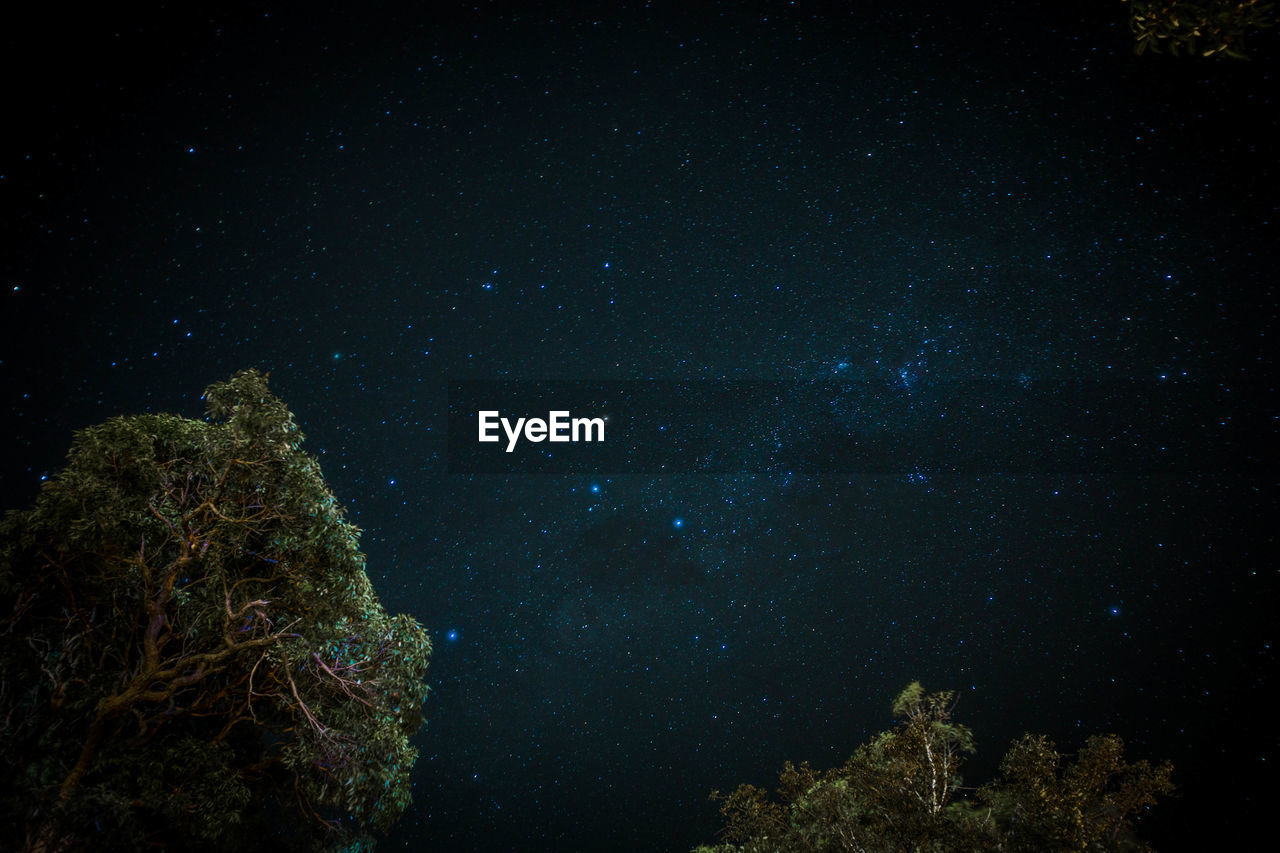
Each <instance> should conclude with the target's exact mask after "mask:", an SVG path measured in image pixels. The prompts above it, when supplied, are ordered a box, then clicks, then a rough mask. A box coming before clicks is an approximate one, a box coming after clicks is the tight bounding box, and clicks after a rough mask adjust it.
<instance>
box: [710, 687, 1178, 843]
mask: <svg viewBox="0 0 1280 853" xmlns="http://www.w3.org/2000/svg"><path fill="white" fill-rule="evenodd" d="M954 709H955V694H954V693H952V692H950V691H944V692H940V693H926V692H925V691H924V688H923V687H921V686H920V684H919V682H913V683H912V684H910V685H909V686H908V687H907V688H906V689H905V690H903V691H902V692H901V693H900V694H899V695H898V697H897V699H896V700H895V701H894V703H893V713H894V716H895V717H897V718H898V723H897V724H896V726H895V727H894V728H893V729H891V730H890V731H887V732H882V733H881V734H879V735H876V736H875V737H873V738H872V739H871V741H870V742H869V743H867V744H864V745H863V746H860V747H858V749H857V750H856V751H855V752H854V754H853V755H852V756H851V757H850V758H849V760H848V761H846V762H845V763H844V764H843V765H842V766H840V767H838V768H835V769H832V770H827V771H816V770H814V769H813V768H812V767H810V766H809V765H808V764H807V763H805V764H802V765H801V766H800V767H799V768H797V767H795V766H794V765H792V763H791V762H787V763H786V765H785V766H784V768H783V770H782V773H781V774H780V776H779V784H778V791H777V795H778V796H777V799H776V800H774V799H772V798H770V796H769V794H768V792H767V791H765V790H763V789H761V788H757V787H755V786H753V785H741V786H739V787H738V788H737V789H736V790H735V791H733V792H732V793H731V794H729V795H727V796H725V795H721V794H720V793H719V792H712V795H711V796H712V798H713V799H716V800H719V801H721V803H722V805H721V807H720V813H721V815H723V816H724V818H725V828H724V830H723V832H722V834H721V835H722V842H721V843H720V844H717V845H710V846H702V847H699V848H697V850H696V851H695V853H766V851H768V853H778V851H788V853H791V852H792V851H794V853H830V851H857V853H896V851H913V852H916V853H924V852H925V851H927V853H943V851H955V853H961V851H965V853H973V852H974V851H1026V853H1032V851H1084V850H1100V851H1101V850H1110V851H1119V850H1131V849H1142V848H1141V846H1140V845H1138V844H1137V843H1136V842H1134V841H1133V840H1132V837H1131V829H1132V821H1133V819H1134V817H1135V816H1136V815H1137V814H1138V813H1140V812H1142V811H1144V810H1145V809H1147V808H1149V807H1150V806H1151V805H1152V804H1153V803H1154V802H1155V800H1156V797H1157V796H1160V795H1166V794H1169V793H1170V792H1172V790H1173V786H1172V784H1171V783H1170V781H1169V777H1170V774H1171V773H1172V767H1171V766H1170V765H1167V764H1166V765H1163V766H1161V767H1157V768H1152V767H1151V766H1150V765H1148V764H1147V763H1146V762H1137V763H1134V764H1128V763H1126V762H1125V761H1124V760H1123V745H1122V744H1121V742H1120V739H1119V738H1116V737H1114V736H1107V737H1101V738H1091V739H1090V740H1089V742H1088V745H1086V747H1085V749H1084V750H1082V751H1081V752H1080V754H1079V756H1078V758H1077V759H1076V761H1075V762H1074V763H1072V764H1070V765H1069V766H1067V767H1066V768H1065V769H1060V766H1061V756H1059V755H1058V754H1057V753H1056V752H1054V751H1053V746H1052V744H1050V743H1049V742H1048V741H1047V740H1045V739H1043V738H1037V737H1035V736H1032V735H1027V736H1026V737H1024V738H1022V739H1021V740H1019V741H1018V742H1017V743H1015V744H1014V746H1013V748H1012V749H1011V750H1010V751H1009V754H1008V755H1007V756H1006V757H1005V761H1004V764H1003V765H1002V773H1003V775H1002V778H1001V779H1000V780H999V781H998V782H995V783H992V784H989V785H986V786H984V787H983V788H981V789H978V790H977V792H976V796H974V797H963V798H961V797H958V796H957V793H958V792H961V791H962V790H964V791H966V793H969V792H973V789H962V787H961V782H960V775H959V771H960V766H961V764H962V762H963V760H964V757H965V756H967V755H970V754H972V753H973V752H974V746H973V734H972V732H971V731H970V730H969V729H968V728H967V727H966V726H963V725H960V724H958V723H955V722H953V720H952V718H951V715H952V712H953V711H954Z"/></svg>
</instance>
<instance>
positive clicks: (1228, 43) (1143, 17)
mask: <svg viewBox="0 0 1280 853" xmlns="http://www.w3.org/2000/svg"><path fill="white" fill-rule="evenodd" d="M1128 3H1129V31H1130V32H1132V33H1133V39H1134V43H1133V52H1134V53H1137V54H1139V55H1140V54H1142V53H1144V52H1145V51H1147V50H1150V51H1151V52H1152V53H1160V52H1161V51H1162V50H1168V51H1169V53H1171V54H1173V55H1174V56H1178V55H1179V54H1184V55H1186V56H1218V57H1224V56H1228V57H1231V58H1232V59H1248V58H1249V57H1248V54H1246V53H1245V44H1244V42H1245V36H1246V35H1248V34H1249V33H1251V32H1256V31H1258V30H1263V29H1266V28H1268V27H1271V26H1274V25H1275V23H1276V12H1275V3H1274V2H1271V0H1128Z"/></svg>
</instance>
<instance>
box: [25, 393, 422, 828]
mask: <svg viewBox="0 0 1280 853" xmlns="http://www.w3.org/2000/svg"><path fill="white" fill-rule="evenodd" d="M205 399H206V401H207V403H208V412H209V418H210V420H209V421H208V422H201V421H193V420H187V419H184V418H180V417H175V416H171V415H142V416H136V417H120V418H113V419H111V420H109V421H107V422H106V423H104V424H100V425H98V426H95V427H90V428H88V429H85V430H82V431H80V432H79V433H78V434H77V435H76V437H75V439H74V441H73V443H72V447H71V450H70V453H69V454H68V463H67V466H66V468H64V469H63V470H62V471H61V472H59V473H58V474H57V475H56V476H54V477H52V478H51V479H50V480H49V482H48V483H46V485H45V487H44V489H43V490H42V492H41V494H40V496H39V498H38V499H37V501H36V503H35V505H34V506H33V507H32V508H31V509H28V510H23V511H17V512H11V513H9V514H8V515H7V516H6V517H5V518H4V520H3V522H0V634H2V635H3V642H2V643H0V685H2V690H0V719H3V720H4V725H3V727H2V728H0V833H3V835H4V837H6V838H11V839H20V838H25V839H26V844H27V846H28V848H29V849H38V850H53V849H57V850H79V849H89V848H92V849H94V850H104V849H127V850H132V849H139V848H141V847H144V846H148V845H155V844H160V845H164V844H173V845H175V846H180V847H181V848H182V849H192V850H201V849H208V850H221V849H230V848H232V847H236V846H246V845H247V846H250V847H258V846H262V844H263V842H264V839H267V838H270V839H271V845H272V846H273V847H277V848H281V849H284V850H290V849H297V850H316V849H341V848H348V849H367V847H368V841H369V832H370V831H373V830H380V829H385V828H387V827H388V826H390V825H391V824H392V823H394V821H395V820H396V819H397V818H398V817H399V815H400V814H401V812H403V810H404V808H405V807H406V806H407V804H408V802H409V798H410V791H409V771H410V769H411V768H412V766H413V763H414V761H415V760H416V758H417V753H416V751H415V750H414V748H413V747H412V746H411V745H410V743H409V739H410V737H411V736H412V735H413V734H414V733H415V732H416V731H417V730H418V729H419V728H420V726H421V725H422V723H423V717H422V704H423V702H424V700H425V698H426V693H427V686H426V680H425V677H426V669H427V663H428V658H429V657H430V654H431V643H430V640H429V638H428V637H427V635H426V633H425V632H424V631H423V630H422V628H421V626H420V625H418V623H417V622H416V621H414V620H413V619H412V618H410V617H408V616H404V615H399V616H391V615H389V614H388V613H387V612H386V611H385V610H384V609H383V607H382V605H381V604H380V603H379V601H378V599H377V596H376V594H375V593H374V590H373V587H372V585H371V584H370V582H369V579H368V576H367V575H366V574H365V570H364V557H363V555H362V554H361V553H360V551H359V548H358V539H359V531H358V530H357V529H356V528H355V527H354V526H352V525H351V524H350V523H348V522H347V521H346V520H345V518H344V517H343V510H342V508H341V507H340V506H339V505H338V503H337V501H336V500H335V498H334V496H333V494H332V492H331V491H330V490H329V488H328V486H327V485H326V484H325V482H324V478H323V477H322V475H321V473H320V468H319V465H318V464H317V463H316V461H315V460H314V459H313V458H311V457H310V456H308V455H307V454H305V453H304V452H302V451H301V450H300V445H301V442H302V434H301V433H300V432H299V431H298V428H297V425H296V424H295V423H294V420H293V416H292V414H291V413H290V412H289V410H288V409H287V408H286V407H285V405H284V404H283V403H282V402H281V401H280V400H279V399H278V398H276V397H275V396H274V395H273V394H271V392H270V391H269V390H268V388H267V384H266V378H265V377H264V376H262V375H260V374H259V373H257V372H256V371H244V372H241V373H238V374H236V375H235V376H234V377H232V378H231V379H230V380H229V381H228V382H223V383H217V384H215V385H212V386H210V387H209V388H208V389H207V391H206V392H205Z"/></svg>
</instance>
